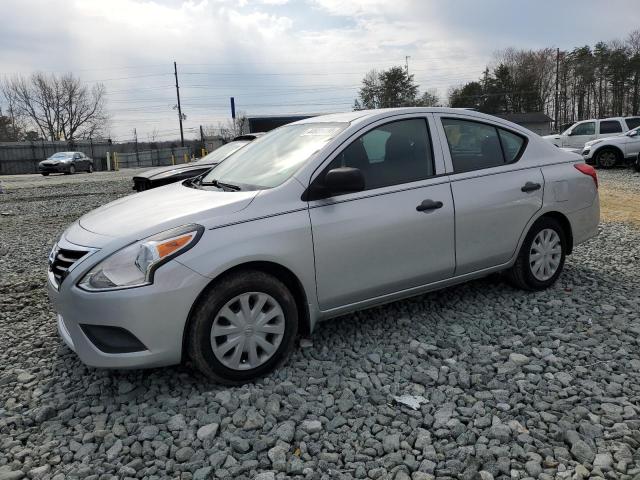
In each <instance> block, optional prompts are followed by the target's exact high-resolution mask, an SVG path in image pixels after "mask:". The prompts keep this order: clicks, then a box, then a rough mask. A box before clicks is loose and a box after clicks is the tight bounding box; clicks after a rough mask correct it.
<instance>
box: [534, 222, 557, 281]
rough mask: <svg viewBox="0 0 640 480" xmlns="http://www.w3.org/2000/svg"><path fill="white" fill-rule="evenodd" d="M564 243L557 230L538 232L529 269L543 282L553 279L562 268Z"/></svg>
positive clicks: (549, 229) (548, 229)
mask: <svg viewBox="0 0 640 480" xmlns="http://www.w3.org/2000/svg"><path fill="white" fill-rule="evenodd" d="M561 258H562V243H561V242H560V236H559V235H558V234H557V233H556V231H555V230H553V229H551V228H545V229H544V230H541V231H540V232H538V234H537V235H536V236H535V238H534V239H533V242H532V243H531V251H530V252H529V268H530V269H531V273H532V274H533V276H534V277H535V278H536V279H538V280H540V281H541V282H544V281H547V280H549V279H550V278H551V277H553V276H554V275H555V273H556V271H557V270H558V267H559V266H560V259H561Z"/></svg>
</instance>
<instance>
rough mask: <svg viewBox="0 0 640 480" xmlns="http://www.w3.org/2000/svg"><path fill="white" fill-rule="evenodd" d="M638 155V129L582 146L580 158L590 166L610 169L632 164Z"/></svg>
mask: <svg viewBox="0 0 640 480" xmlns="http://www.w3.org/2000/svg"><path fill="white" fill-rule="evenodd" d="M638 154H640V127H637V128H634V129H633V130H629V131H628V132H627V133H623V134H621V135H616V136H615V137H605V138H600V139H598V140H592V141H590V142H587V143H585V144H584V149H583V150H582V157H583V158H584V161H585V162H587V163H588V164H591V165H596V166H598V167H603V168H611V167H614V166H615V165H617V164H620V163H626V164H633V163H634V162H635V161H636V159H637V158H638Z"/></svg>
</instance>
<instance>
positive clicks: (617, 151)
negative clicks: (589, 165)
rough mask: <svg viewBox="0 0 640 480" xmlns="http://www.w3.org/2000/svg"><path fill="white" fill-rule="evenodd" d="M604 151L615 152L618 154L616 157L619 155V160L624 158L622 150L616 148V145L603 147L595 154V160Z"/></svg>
mask: <svg viewBox="0 0 640 480" xmlns="http://www.w3.org/2000/svg"><path fill="white" fill-rule="evenodd" d="M603 150H613V151H614V152H616V155H618V160H620V159H622V158H624V153H622V150H620V148H618V147H616V146H615V145H602V146H601V147H600V148H598V149H597V150H596V151H595V152H594V153H593V157H594V158H595V157H596V156H597V155H598V154H599V153H600V152H602V151H603Z"/></svg>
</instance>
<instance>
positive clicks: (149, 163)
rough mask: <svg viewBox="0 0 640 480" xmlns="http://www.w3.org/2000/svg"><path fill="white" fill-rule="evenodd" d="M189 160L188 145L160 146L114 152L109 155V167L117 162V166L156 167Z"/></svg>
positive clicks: (112, 166) (189, 151) (189, 150)
mask: <svg viewBox="0 0 640 480" xmlns="http://www.w3.org/2000/svg"><path fill="white" fill-rule="evenodd" d="M190 160H191V149H190V148H189V147H177V148H161V149H158V150H145V151H143V152H133V153H117V152H116V153H115V155H113V156H112V157H111V168H114V166H115V165H116V163H117V166H118V168H136V167H158V166H161V165H175V164H179V163H186V162H189V161H190Z"/></svg>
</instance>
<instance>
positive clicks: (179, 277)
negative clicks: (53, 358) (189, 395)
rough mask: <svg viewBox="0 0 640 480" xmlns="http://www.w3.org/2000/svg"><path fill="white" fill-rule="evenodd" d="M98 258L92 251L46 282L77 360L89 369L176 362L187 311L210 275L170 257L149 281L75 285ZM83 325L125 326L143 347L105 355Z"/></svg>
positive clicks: (59, 324)
mask: <svg viewBox="0 0 640 480" xmlns="http://www.w3.org/2000/svg"><path fill="white" fill-rule="evenodd" d="M63 242H64V240H61V242H60V243H63ZM67 247H68V242H67ZM67 247H65V248H67ZM98 253H99V252H98ZM99 257H103V256H102V255H99V254H92V255H87V256H86V257H84V258H83V259H81V260H79V261H78V262H77V263H76V264H75V265H74V266H73V269H71V270H70V271H69V274H68V275H67V277H66V278H65V279H64V280H63V281H62V283H61V284H60V286H59V287H56V285H55V284H54V283H53V282H52V280H51V279H50V280H49V281H48V291H49V298H50V300H51V302H52V304H53V307H54V310H55V311H56V313H57V315H58V317H57V321H58V332H59V334H60V336H61V337H62V339H63V340H64V341H65V343H66V344H67V345H68V346H69V347H70V348H71V349H72V350H73V351H74V352H76V354H77V355H78V356H79V357H80V360H82V362H84V363H85V364H87V365H89V366H93V367H103V368H142V367H159V366H164V365H173V364H177V363H180V361H181V359H182V337H183V332H184V327H185V324H186V321H187V318H188V315H189V311H190V309H191V307H192V305H193V303H194V302H195V301H196V299H197V297H198V295H199V294H200V292H201V291H202V290H203V289H204V288H205V287H206V285H207V284H208V282H209V281H210V279H208V278H206V277H203V276H202V275H200V274H198V273H196V272H194V271H193V270H191V269H190V268H188V267H186V266H184V265H182V264H180V263H178V262H177V261H175V260H174V261H171V262H169V263H167V264H165V265H163V266H162V267H160V268H159V269H158V271H157V272H156V275H155V278H154V283H153V284H152V285H148V286H145V287H138V288H129V289H124V290H114V291H110V292H86V291H84V290H82V289H80V288H78V287H77V286H76V283H77V282H78V280H79V279H80V278H82V276H83V275H84V274H85V273H86V272H87V270H88V269H89V268H91V267H92V266H93V265H95V263H96V260H98V258H99ZM50 277H51V276H50ZM82 325H84V326H85V327H84V329H83V327H82ZM86 325H100V326H105V327H117V328H120V329H124V330H126V331H127V332H130V333H131V335H133V336H134V337H135V338H136V339H138V340H139V341H140V342H141V344H143V346H144V347H145V348H144V349H141V350H140V351H135V352H126V353H106V352H104V351H102V350H101V349H100V348H98V346H97V345H96V343H99V342H95V343H94V342H92V341H91V340H90V338H89V337H88V335H87V334H86V333H85V330H86ZM103 348H104V347H103Z"/></svg>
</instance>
